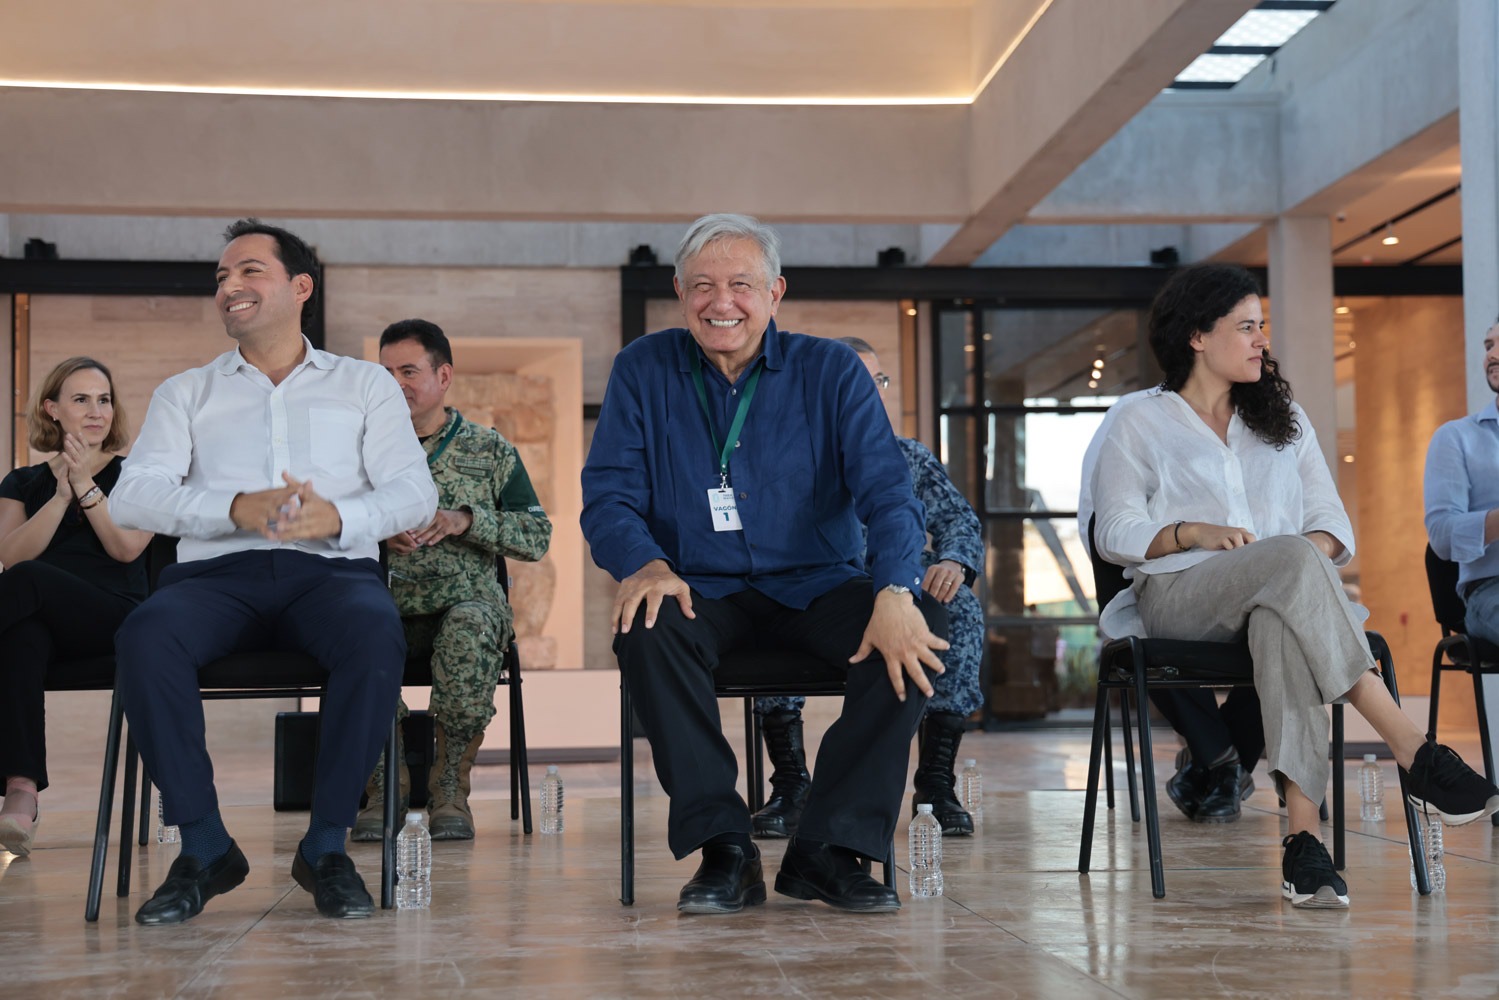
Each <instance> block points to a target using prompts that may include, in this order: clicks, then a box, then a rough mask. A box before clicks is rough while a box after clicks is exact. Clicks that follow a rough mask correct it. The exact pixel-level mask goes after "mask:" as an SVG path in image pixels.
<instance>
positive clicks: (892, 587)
mask: <svg viewBox="0 0 1499 1000" xmlns="http://www.w3.org/2000/svg"><path fill="white" fill-rule="evenodd" d="M885 589H886V590H888V591H890V593H892V594H909V593H910V592H911V588H910V587H902V586H901V585H900V584H898V583H887V584H886V585H885Z"/></svg>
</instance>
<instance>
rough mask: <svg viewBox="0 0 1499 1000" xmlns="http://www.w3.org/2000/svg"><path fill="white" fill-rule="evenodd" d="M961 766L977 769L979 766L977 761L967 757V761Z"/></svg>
mask: <svg viewBox="0 0 1499 1000" xmlns="http://www.w3.org/2000/svg"><path fill="white" fill-rule="evenodd" d="M963 766H964V767H978V766H979V762H978V761H977V760H975V759H974V758H972V757H969V758H968V759H967V760H965V761H963Z"/></svg>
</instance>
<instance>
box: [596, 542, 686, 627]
mask: <svg viewBox="0 0 1499 1000" xmlns="http://www.w3.org/2000/svg"><path fill="white" fill-rule="evenodd" d="M668 597H675V598H676V599H677V604H679V605H680V606H681V608H682V614H683V616H685V617H687V618H696V617H697V616H696V615H694V614H693V613H692V588H691V587H689V586H687V582H686V581H685V580H683V579H682V578H681V577H680V576H677V574H675V573H673V572H672V571H671V567H670V566H669V565H667V563H666V560H664V559H653V560H651V561H650V562H648V563H646V564H645V565H644V566H642V567H640V568H639V569H638V570H636V571H635V572H633V573H631V574H630V575H629V576H627V577H625V578H624V579H623V580H621V581H620V582H619V594H618V595H617V596H616V597H615V598H614V611H613V616H612V618H611V619H610V620H611V621H612V622H613V623H614V634H615V635H618V634H620V633H621V632H628V631H630V624H631V623H632V622H633V621H634V620H635V612H636V611H638V610H639V609H640V604H641V602H642V601H644V602H645V627H646V628H653V627H654V626H655V624H656V613H657V612H658V611H660V610H661V602H662V601H663V600H665V599H666V598H668Z"/></svg>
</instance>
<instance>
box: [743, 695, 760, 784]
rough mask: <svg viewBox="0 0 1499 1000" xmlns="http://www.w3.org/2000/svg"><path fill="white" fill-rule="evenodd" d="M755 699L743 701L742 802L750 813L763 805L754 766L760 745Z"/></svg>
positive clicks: (757, 775)
mask: <svg viewBox="0 0 1499 1000" xmlns="http://www.w3.org/2000/svg"><path fill="white" fill-rule="evenodd" d="M757 735H758V734H757V733H756V731H755V699H753V698H746V699H744V802H745V804H746V805H748V806H749V811H750V812H752V813H756V812H759V811H760V809H761V808H762V807H763V806H764V805H765V803H764V802H763V801H762V800H763V799H764V792H763V791H762V789H761V787H760V780H759V779H760V775H759V773H758V768H756V766H755V765H756V764H757V763H758V760H757V758H758V756H759V750H760V745H759V742H758V741H757V740H756V739H755V737H756V736H757Z"/></svg>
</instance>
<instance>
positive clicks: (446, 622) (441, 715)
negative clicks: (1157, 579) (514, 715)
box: [400, 601, 514, 746]
mask: <svg viewBox="0 0 1499 1000" xmlns="http://www.w3.org/2000/svg"><path fill="white" fill-rule="evenodd" d="M512 621H513V616H512V614H511V611H510V609H509V608H508V607H505V608H498V607H496V606H495V605H493V604H491V603H489V602H488V601H462V602H460V603H458V604H454V605H453V606H452V607H450V608H448V610H446V611H444V612H441V613H439V614H433V615H414V616H410V617H403V618H402V619H401V623H402V624H403V625H404V626H405V627H406V645H407V648H408V649H409V650H410V652H409V653H408V655H409V656H412V657H422V656H430V657H431V659H432V698H431V701H430V702H429V704H428V710H429V711H430V712H431V713H432V716H433V718H435V719H436V720H437V721H438V722H440V723H441V724H442V727H443V729H444V730H446V731H447V734H448V738H449V740H456V741H457V742H458V745H459V746H463V745H464V744H465V743H467V742H468V741H469V740H470V739H472V738H473V737H475V736H478V735H479V734H480V733H482V732H484V730H485V728H486V727H488V725H489V720H490V719H493V718H494V715H495V708H494V692H495V688H496V687H497V686H498V685H499V682H500V668H501V666H502V665H503V662H504V650H505V648H506V647H507V646H509V645H510V640H511V639H512V638H513V635H514V629H513V626H512V624H511V623H512ZM406 714H407V713H406V703H405V702H404V701H402V702H401V705H400V716H401V718H403V719H404V718H405V717H406Z"/></svg>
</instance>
